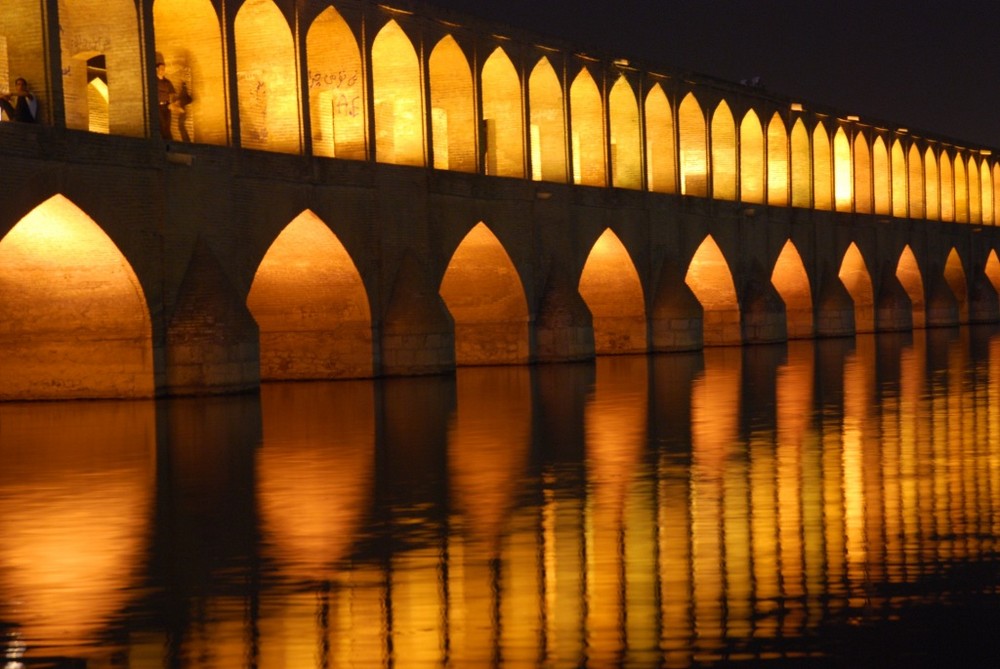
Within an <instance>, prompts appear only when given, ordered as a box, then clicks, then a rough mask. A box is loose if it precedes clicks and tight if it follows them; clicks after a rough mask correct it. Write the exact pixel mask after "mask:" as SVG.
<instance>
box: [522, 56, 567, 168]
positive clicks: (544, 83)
mask: <svg viewBox="0 0 1000 669" xmlns="http://www.w3.org/2000/svg"><path fill="white" fill-rule="evenodd" d="M528 96H529V98H530V100H531V178H532V179H534V180H535V181H555V182H559V183H565V181H566V122H565V120H564V117H563V92H562V85H561V84H560V83H559V77H557V76H556V71H555V70H554V69H552V63H550V62H549V59H548V58H545V57H542V58H541V59H540V60H539V61H538V64H537V65H535V69H534V70H532V71H531V76H530V77H529V78H528Z"/></svg>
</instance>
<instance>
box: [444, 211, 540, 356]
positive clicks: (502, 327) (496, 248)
mask: <svg viewBox="0 0 1000 669" xmlns="http://www.w3.org/2000/svg"><path fill="white" fill-rule="evenodd" d="M439 292H440V294H441V297H442V298H443V299H444V301H445V303H446V304H447V305H448V311H450V312H451V315H452V318H453V319H454V321H455V362H456V364H459V365H496V364H520V363H524V362H527V360H528V303H527V300H526V298H525V295H524V288H523V286H522V284H521V277H520V275H519V274H518V273H517V269H516V268H515V267H514V263H513V262H511V259H510V256H508V255H507V251H506V250H505V249H504V247H503V245H502V244H501V243H500V240H499V239H497V237H496V235H494V234H493V232H492V231H491V230H490V229H489V228H488V227H487V226H486V224H485V223H482V222H480V223H477V224H476V225H475V226H474V227H473V228H472V229H471V230H470V231H469V233H468V234H467V235H466V236H465V239H463V240H462V243H461V244H459V246H458V248H457V249H455V253H454V254H453V255H452V257H451V261H450V262H449V263H448V269H447V271H446V272H445V274H444V278H443V279H442V280H441V289H440V291H439Z"/></svg>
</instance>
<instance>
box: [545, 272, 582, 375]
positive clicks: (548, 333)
mask: <svg viewBox="0 0 1000 669" xmlns="http://www.w3.org/2000/svg"><path fill="white" fill-rule="evenodd" d="M533 336H534V339H535V347H534V348H535V360H536V361H537V362H561V361H565V360H586V359H588V358H592V357H594V327H593V317H592V316H591V314H590V310H589V309H588V308H587V304H586V303H585V302H584V301H583V298H582V297H580V292H579V291H578V290H577V288H576V286H574V285H573V281H572V280H571V279H570V278H569V276H568V275H567V274H566V273H565V272H563V271H562V270H561V269H553V273H552V274H551V275H550V276H549V280H548V283H547V284H546V286H545V288H544V289H543V291H542V300H541V304H540V305H539V307H538V315H537V317H536V318H535V327H534V331H533Z"/></svg>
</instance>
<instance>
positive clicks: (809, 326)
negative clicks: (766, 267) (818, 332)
mask: <svg viewBox="0 0 1000 669" xmlns="http://www.w3.org/2000/svg"><path fill="white" fill-rule="evenodd" d="M771 283H772V284H773V285H774V288H775V290H777V291H778V294H779V295H781V299H782V300H784V302H785V319H786V324H787V325H786V329H787V332H788V338H789V339H801V338H808V337H812V336H813V333H814V330H815V328H814V327H813V300H812V289H811V288H810V286H809V275H808V274H807V273H806V268H805V265H804V264H803V262H802V256H801V255H799V250H798V249H797V248H796V247H795V244H794V243H792V240H790V239H789V240H788V241H787V242H785V246H784V247H783V248H782V249H781V254H780V255H779V256H778V260H777V261H776V262H775V263H774V270H773V271H772V272H771Z"/></svg>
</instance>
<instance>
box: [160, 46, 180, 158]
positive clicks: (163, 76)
mask: <svg viewBox="0 0 1000 669" xmlns="http://www.w3.org/2000/svg"><path fill="white" fill-rule="evenodd" d="M176 97H177V91H175V90H174V85H173V84H172V83H171V82H170V80H169V79H167V66H166V65H165V64H164V63H163V62H162V61H160V60H159V59H157V62H156V101H157V103H158V104H159V109H160V136H161V137H163V139H165V140H167V141H170V140H172V139H173V138H174V137H173V135H172V134H171V133H170V104H171V103H172V102H173V101H174V100H175V99H176Z"/></svg>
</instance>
